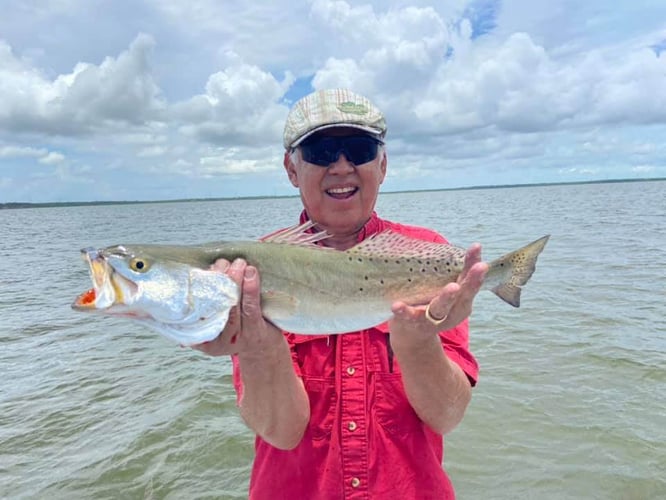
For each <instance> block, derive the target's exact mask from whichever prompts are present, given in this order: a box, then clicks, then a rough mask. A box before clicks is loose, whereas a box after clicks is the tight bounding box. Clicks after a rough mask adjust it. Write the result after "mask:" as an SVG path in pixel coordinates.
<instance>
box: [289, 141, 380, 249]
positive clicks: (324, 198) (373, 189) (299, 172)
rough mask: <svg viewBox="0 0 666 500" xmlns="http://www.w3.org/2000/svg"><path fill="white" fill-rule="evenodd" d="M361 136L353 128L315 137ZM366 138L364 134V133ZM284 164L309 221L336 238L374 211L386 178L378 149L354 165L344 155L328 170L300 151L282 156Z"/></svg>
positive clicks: (356, 228)
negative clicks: (372, 155) (369, 156)
mask: <svg viewBox="0 0 666 500" xmlns="http://www.w3.org/2000/svg"><path fill="white" fill-rule="evenodd" d="M359 135H364V134H363V132H362V131H359V130H357V129H353V128H332V129H327V130H324V131H322V132H321V133H319V134H317V136H316V137H349V136H359ZM366 135H367V134H366ZM284 165H285V168H286V170H287V174H288V175H289V180H290V181H291V183H292V184H293V185H294V186H295V187H297V188H298V189H299V190H300V193H301V200H302V201H303V206H304V207H305V209H306V211H307V213H308V215H309V216H310V219H312V220H313V221H314V222H316V223H317V224H318V225H319V226H321V227H322V228H323V229H326V230H327V231H328V232H329V233H331V234H335V235H341V236H342V235H348V234H353V233H355V232H357V231H358V230H359V229H361V227H363V225H364V224H365V223H366V222H367V220H368V219H369V218H370V215H371V214H372V211H373V210H374V208H375V202H376V201H377V195H378V193H379V186H380V185H381V183H382V182H383V181H384V176H385V175H386V153H385V151H384V149H383V148H382V147H379V151H378V153H377V157H376V158H375V159H373V160H371V161H368V162H366V163H363V164H360V165H355V164H353V163H352V162H351V161H350V160H349V159H348V158H347V157H346V156H345V154H344V153H342V152H341V153H340V156H339V157H338V159H337V161H334V162H333V163H330V164H329V165H328V166H327V167H324V166H319V165H315V164H313V163H309V162H307V161H305V160H304V159H303V154H302V151H301V150H300V148H297V151H296V152H295V153H293V154H290V153H287V154H286V155H285V160H284Z"/></svg>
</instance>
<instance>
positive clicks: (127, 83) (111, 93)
mask: <svg viewBox="0 0 666 500" xmlns="http://www.w3.org/2000/svg"><path fill="white" fill-rule="evenodd" d="M153 46H154V42H153V40H152V39H151V37H149V36H146V35H139V36H138V37H137V38H136V39H135V40H134V41H133V42H132V44H131V45H130V47H129V49H128V50H127V51H125V52H123V53H121V54H120V55H119V56H118V57H117V58H113V57H106V58H105V59H104V61H103V62H102V63H101V64H100V65H94V64H90V63H78V64H77V65H76V66H75V67H74V69H73V70H72V72H71V73H67V74H62V75H59V76H58V77H56V78H55V79H53V80H51V79H49V78H47V77H46V76H45V75H43V74H42V73H41V72H39V71H38V70H37V69H35V68H31V67H29V66H28V65H27V63H26V62H25V61H22V60H20V59H19V58H17V57H16V56H14V54H13V53H12V51H11V48H10V47H9V46H8V45H7V44H6V43H5V42H0V94H1V95H3V99H2V100H1V101H0V130H3V129H4V130H6V131H10V132H29V133H42V134H47V135H77V134H84V133H91V132H94V131H102V130H108V129H114V128H115V129H117V128H119V126H120V125H123V126H127V125H131V126H140V125H143V124H145V123H146V122H150V121H152V120H158V119H161V118H162V116H161V111H162V110H163V108H164V103H163V101H162V100H161V97H160V91H159V88H158V87H157V86H156V84H155V83H154V81H153V78H152V76H151V73H150V65H149V63H148V59H149V53H150V51H151V50H152V48H153Z"/></svg>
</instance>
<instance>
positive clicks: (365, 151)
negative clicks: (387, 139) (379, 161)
mask: <svg viewBox="0 0 666 500" xmlns="http://www.w3.org/2000/svg"><path fill="white" fill-rule="evenodd" d="M377 147H378V144H377V141H375V140H374V139H373V138H372V137H366V136H358V137H347V138H346V140H345V141H344V150H345V152H347V153H349V154H348V156H349V158H348V159H349V161H351V162H352V163H353V164H354V165H363V164H364V163H368V162H369V161H372V160H374V159H375V158H376V157H377Z"/></svg>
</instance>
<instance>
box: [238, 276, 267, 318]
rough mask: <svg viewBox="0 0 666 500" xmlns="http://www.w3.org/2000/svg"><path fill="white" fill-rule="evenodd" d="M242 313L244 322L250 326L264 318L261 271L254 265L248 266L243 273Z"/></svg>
mask: <svg viewBox="0 0 666 500" xmlns="http://www.w3.org/2000/svg"><path fill="white" fill-rule="evenodd" d="M241 313H242V315H243V320H242V321H243V323H244V324H247V325H248V326H250V327H251V326H252V325H253V324H256V323H257V322H258V321H261V320H262V315H261V283H260V282H259V273H258V272H257V269H256V268H255V267H253V266H247V267H246V269H245V273H244V275H243V295H242V297H241Z"/></svg>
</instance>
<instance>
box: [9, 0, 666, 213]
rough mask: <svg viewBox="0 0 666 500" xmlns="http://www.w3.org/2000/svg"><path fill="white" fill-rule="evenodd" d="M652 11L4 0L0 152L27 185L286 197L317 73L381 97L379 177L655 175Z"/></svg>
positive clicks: (662, 154) (661, 100)
mask: <svg viewBox="0 0 666 500" xmlns="http://www.w3.org/2000/svg"><path fill="white" fill-rule="evenodd" d="M663 19H666V4H664V5H661V3H659V2H653V3H651V4H650V5H645V6H642V7H641V9H638V8H637V6H636V5H635V3H632V2H628V1H627V0H623V1H620V2H616V3H615V4H614V5H613V8H612V9H609V8H607V4H606V3H605V2H601V0H590V1H589V2H577V3H572V2H569V1H564V0H555V1H553V2H549V3H548V4H547V5H546V4H542V3H539V2H536V3H535V2H528V1H526V0H516V1H515V2H503V3H500V2H499V1H497V2H493V1H488V2H485V1H483V2H474V1H469V0H454V1H452V2H445V3H442V2H440V3H433V2H425V1H421V0H413V1H410V2H404V1H400V2H397V1H390V2H383V3H382V2H365V3H364V2H350V1H345V0H311V1H309V2H301V3H298V2H297V3H293V2H291V3H287V2H286V1H284V0H275V1H273V2H268V1H267V0H258V1H257V2H254V3H247V2H245V3H243V2H240V3H229V2H219V1H215V0H191V1H188V2H182V1H174V2H159V1H157V0H140V1H138V2H133V1H132V2H130V1H128V0H118V2H113V5H112V6H111V4H110V6H109V9H107V10H105V12H104V15H103V16H102V15H101V13H99V12H97V9H96V8H95V7H94V6H93V4H90V3H89V2H85V1H84V0H49V1H48V2H37V3H35V2H28V3H25V2H19V1H18V0H9V1H8V2H6V3H5V5H3V16H2V17H0V33H2V35H3V37H4V40H0V95H1V96H2V99H0V168H1V169H2V176H3V178H5V179H6V178H7V176H12V178H14V179H20V181H18V180H17V181H16V183H15V184H17V183H19V184H20V183H23V184H25V186H26V188H25V192H29V191H30V189H31V184H29V182H30V180H29V179H27V178H26V175H25V174H24V173H23V172H24V170H25V165H26V164H29V163H34V164H38V163H42V164H47V165H56V168H51V169H39V170H38V172H39V174H40V175H42V176H43V178H44V179H46V178H48V179H50V180H52V181H53V183H55V182H56V181H55V180H53V179H55V177H54V176H55V174H56V172H60V174H61V175H60V177H58V178H57V179H56V180H57V182H61V183H63V187H62V189H61V190H60V191H58V192H60V193H76V192H77V189H80V186H81V185H83V183H82V182H78V181H76V180H75V179H76V178H77V176H79V177H82V175H83V174H82V172H83V169H85V168H89V169H92V170H94V171H95V172H96V178H97V179H98V180H99V181H100V182H104V186H105V187H104V189H101V188H100V190H99V191H95V193H103V195H104V196H109V197H113V196H114V193H122V195H123V197H126V198H141V197H146V196H150V197H160V193H163V195H164V196H169V197H178V193H181V192H182V193H187V194H188V196H192V195H194V194H195V193H196V192H197V190H200V191H201V192H205V193H209V192H215V193H216V194H217V195H224V190H225V189H229V190H230V192H233V193H234V194H262V193H271V194H276V193H288V194H293V191H292V190H291V189H290V188H289V185H288V183H287V182H286V181H284V182H283V183H282V184H280V183H278V181H277V179H282V180H284V175H283V173H282V171H281V170H282V149H281V134H282V127H283V124H284V118H285V116H286V114H287V111H288V104H289V103H290V102H293V100H295V99H297V98H299V97H301V96H302V95H304V94H305V93H306V92H307V91H309V89H310V83H311V84H312V86H314V87H315V88H322V87H337V86H347V87H352V88H354V89H355V90H357V91H359V92H361V93H365V94H366V95H368V96H369V97H370V98H371V99H372V100H373V101H375V102H376V103H377V104H378V105H379V106H380V107H381V108H382V109H383V110H384V111H385V112H386V115H387V119H388V123H389V135H388V139H389V142H388V152H389V159H390V167H389V179H390V181H391V182H390V183H389V185H390V186H399V185H400V182H399V180H400V179H409V183H408V184H407V185H409V186H414V187H418V185H419V176H420V175H422V174H423V175H425V176H426V177H424V179H427V180H424V181H423V182H424V183H426V182H427V186H426V187H433V185H436V183H437V182H438V180H439V182H442V183H443V184H444V185H446V183H450V182H455V183H456V185H465V184H466V183H467V182H479V181H481V182H488V183H499V184H507V183H511V182H520V181H522V180H524V179H525V178H526V177H525V175H524V173H525V172H528V171H529V172H532V173H533V174H534V175H542V176H543V179H552V178H553V177H559V176H561V177H562V179H566V177H567V176H571V178H574V179H576V180H579V179H581V178H585V177H586V176H587V177H588V178H595V177H599V178H605V177H606V176H607V175H627V176H633V175H636V176H638V175H654V176H660V175H666V146H664V144H666V127H665V125H666V93H665V92H664V91H663V89H664V88H666V57H665V53H664V51H663V50H662V49H661V48H660V47H663V46H664V43H663V41H664V40H666V26H665V25H664V23H663ZM121 21H122V22H121ZM54 27H58V29H55V28H54ZM141 30H143V31H144V32H145V33H146V34H141ZM93 31H94V35H95V36H94V38H95V40H96V43H94V44H91V43H90V40H91V39H92V38H93V37H92V33H93ZM660 51H661V52H660ZM65 152H66V158H65ZM20 169H21V170H20ZM608 172H611V173H610V174H609V173H608ZM66 174H69V175H66ZM101 177H104V179H103V180H102V179H101ZM128 177H131V178H132V179H133V180H134V182H132V183H130V184H128V183H127V182H126V180H127V178H128ZM273 177H275V179H274V178H273ZM183 178H186V180H187V182H183ZM211 178H215V179H223V180H224V182H220V185H219V188H218V187H217V185H215V184H214V183H211V182H210V179H211ZM266 178H268V179H270V180H271V182H273V181H275V182H276V184H274V185H271V186H268V187H266V186H264V185H263V184H261V182H263V181H264V180H265V179H266ZM530 180H531V181H539V179H530ZM211 184H214V187H211ZM43 185H46V183H45V184H43ZM43 185H34V186H33V188H34V189H33V191H34V193H41V194H31V197H33V196H35V197H36V196H43V197H48V196H50V195H49V193H50V191H48V190H44V188H43V187H42V186H43ZM114 186H116V189H114ZM149 186H150V187H149ZM275 186H277V187H275ZM132 193H134V194H132ZM12 196H16V193H15V192H13V191H12V190H11V189H9V188H7V189H4V188H3V189H0V200H1V199H3V197H4V198H11V197H12ZM80 196H81V197H85V196H95V194H93V192H92V191H90V190H89V189H85V190H80Z"/></svg>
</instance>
